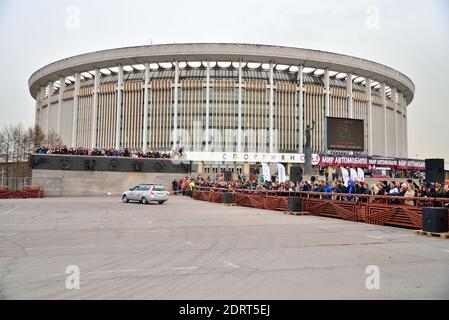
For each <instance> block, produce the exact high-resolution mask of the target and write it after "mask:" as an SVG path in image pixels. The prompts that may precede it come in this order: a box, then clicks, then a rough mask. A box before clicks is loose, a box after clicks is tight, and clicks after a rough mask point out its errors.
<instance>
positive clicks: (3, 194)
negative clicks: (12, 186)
mask: <svg viewBox="0 0 449 320" xmlns="http://www.w3.org/2000/svg"><path fill="white" fill-rule="evenodd" d="M43 196H44V188H42V187H40V186H24V187H23V188H22V190H9V189H8V187H6V186H0V199H23V198H42V197H43Z"/></svg>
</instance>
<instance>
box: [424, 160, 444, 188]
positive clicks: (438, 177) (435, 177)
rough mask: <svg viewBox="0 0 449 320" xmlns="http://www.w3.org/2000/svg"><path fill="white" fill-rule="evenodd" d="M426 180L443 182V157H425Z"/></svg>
mask: <svg viewBox="0 0 449 320" xmlns="http://www.w3.org/2000/svg"><path fill="white" fill-rule="evenodd" d="M425 162H426V182H439V183H441V184H444V159H426V161H425Z"/></svg>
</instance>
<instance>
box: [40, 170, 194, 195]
mask: <svg viewBox="0 0 449 320" xmlns="http://www.w3.org/2000/svg"><path fill="white" fill-rule="evenodd" d="M186 175H187V174H182V173H155V172H106V171H65V170H33V185H39V186H42V187H43V188H44V195H45V196H47V197H59V196H99V195H107V194H108V192H110V193H111V195H120V194H121V193H122V192H123V191H125V190H127V189H129V188H130V187H133V186H135V185H138V184H141V183H160V184H162V185H163V186H165V188H167V190H168V191H172V185H171V183H172V181H173V179H178V180H179V179H180V178H183V177H185V176H186Z"/></svg>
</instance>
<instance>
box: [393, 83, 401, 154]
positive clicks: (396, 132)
mask: <svg viewBox="0 0 449 320" xmlns="http://www.w3.org/2000/svg"><path fill="white" fill-rule="evenodd" d="M391 101H393V103H394V104H393V106H394V108H393V112H394V155H395V157H398V156H399V143H398V141H399V138H398V105H397V100H396V88H391Z"/></svg>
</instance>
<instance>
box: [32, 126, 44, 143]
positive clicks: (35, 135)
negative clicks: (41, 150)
mask: <svg viewBox="0 0 449 320" xmlns="http://www.w3.org/2000/svg"><path fill="white" fill-rule="evenodd" d="M29 134H30V137H31V142H32V143H33V145H34V147H38V146H41V145H42V144H44V141H45V133H44V131H43V130H42V128H41V127H40V126H39V125H38V124H35V125H34V128H33V129H32V130H31V131H30V132H29Z"/></svg>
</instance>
